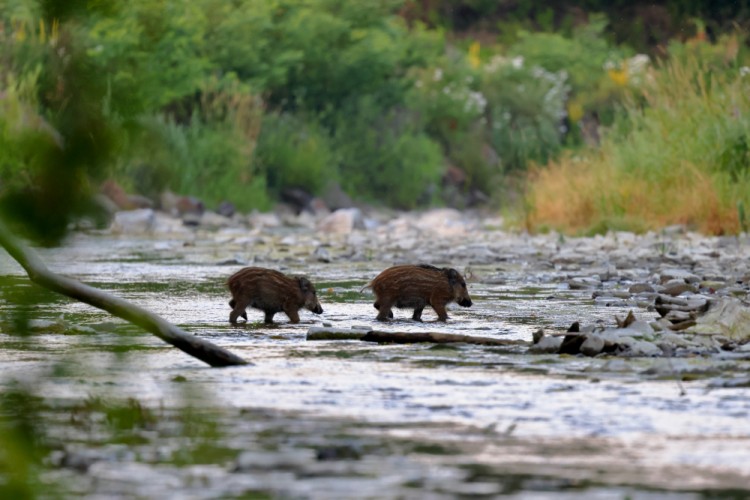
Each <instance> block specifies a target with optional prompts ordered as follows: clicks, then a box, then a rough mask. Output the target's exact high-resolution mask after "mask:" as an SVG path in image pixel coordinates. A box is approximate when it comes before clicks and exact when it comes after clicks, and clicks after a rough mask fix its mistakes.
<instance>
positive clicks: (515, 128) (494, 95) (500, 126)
mask: <svg viewBox="0 0 750 500" xmlns="http://www.w3.org/2000/svg"><path fill="white" fill-rule="evenodd" d="M481 89H482V94H483V95H484V96H486V98H487V102H488V112H487V115H488V127H489V137H490V143H491V144H492V146H493V148H494V149H495V151H497V153H498V154H499V155H500V159H501V162H502V165H503V169H504V170H505V171H506V172H508V171H512V170H522V169H525V168H526V166H527V164H528V163H529V162H535V163H546V162H547V161H548V160H549V159H550V158H552V157H554V156H555V155H556V154H557V153H558V152H559V151H560V149H561V148H562V145H563V132H564V131H563V130H562V129H561V127H562V124H563V119H564V118H565V115H566V110H565V102H566V99H567V93H568V83H567V74H566V73H565V72H564V71H560V72H558V73H552V72H550V71H547V70H545V69H543V68H541V67H539V66H528V65H527V64H526V63H525V61H524V59H523V58H521V57H520V56H518V57H516V58H513V59H506V58H503V57H501V56H498V57H496V58H494V59H493V60H491V61H490V62H489V63H488V64H487V65H486V66H485V67H484V72H483V75H482V86H481Z"/></svg>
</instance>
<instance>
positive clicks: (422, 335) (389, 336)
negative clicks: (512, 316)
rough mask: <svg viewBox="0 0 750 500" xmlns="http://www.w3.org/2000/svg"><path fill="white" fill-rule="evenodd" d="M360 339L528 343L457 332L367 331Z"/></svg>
mask: <svg viewBox="0 0 750 500" xmlns="http://www.w3.org/2000/svg"><path fill="white" fill-rule="evenodd" d="M360 340H363V341H365V342H392V343H396V344H412V343H415V342H432V343H433V344H455V343H460V342H463V343H465V344H477V345H495V346H498V345H502V346H509V345H526V344H528V342H525V341H523V340H511V339H494V338H490V337H475V336H473V335H459V334H456V333H439V332H379V331H376V330H373V331H371V332H367V334H365V336H364V337H362V338H361V339H360Z"/></svg>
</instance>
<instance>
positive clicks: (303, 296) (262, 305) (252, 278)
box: [227, 267, 323, 325]
mask: <svg viewBox="0 0 750 500" xmlns="http://www.w3.org/2000/svg"><path fill="white" fill-rule="evenodd" d="M227 286H228V287H229V291H230V292H232V300H230V301H229V307H231V308H232V312H231V313H229V322H230V323H232V324H233V325H236V324H237V318H238V317H240V316H242V317H243V318H245V320H247V313H246V312H245V309H246V308H247V307H253V308H255V309H260V310H262V311H263V312H264V313H265V315H266V316H265V322H266V323H269V324H270V323H273V315H274V314H276V313H278V312H283V313H284V314H286V315H287V316H289V321H290V322H292V323H299V313H298V312H297V311H299V310H300V309H302V308H303V307H304V308H306V309H309V310H310V311H312V312H314V313H315V314H321V313H322V312H323V308H322V307H320V302H318V297H317V296H316V294H315V286H313V284H312V283H310V280H308V279H307V278H305V277H302V276H286V275H285V274H283V273H280V272H279V271H274V270H273V269H265V268H262V267H246V268H244V269H240V270H239V271H237V272H236V273H234V274H233V275H232V276H230V277H229V279H228V280H227Z"/></svg>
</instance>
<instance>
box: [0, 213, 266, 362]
mask: <svg viewBox="0 0 750 500" xmlns="http://www.w3.org/2000/svg"><path fill="white" fill-rule="evenodd" d="M0 245H1V246H3V247H4V248H5V250H6V251H7V252H8V253H9V254H10V256H11V257H13V258H14V259H15V260H16V261H17V262H18V263H19V264H21V266H22V267H23V268H24V269H25V270H26V273H27V274H28V275H29V278H30V279H31V281H33V282H34V283H36V284H38V285H40V286H43V287H44V288H47V289H49V290H52V291H53V292H57V293H60V294H62V295H66V296H68V297H70V298H72V299H75V300H78V301H81V302H85V303H86V304H89V305H92V306H94V307H96V308H98V309H103V310H105V311H107V312H108V313H110V314H112V315H114V316H117V317H119V318H122V319H124V320H126V321H129V322H130V323H133V324H134V325H137V326H139V327H141V328H143V329H144V330H146V331H148V332H150V333H153V334H154V335H156V336H157V337H159V338H160V339H162V340H163V341H164V342H166V343H168V344H171V345H173V346H174V347H176V348H178V349H180V350H182V351H183V352H185V353H187V354H189V355H191V356H193V357H195V358H198V359H200V360H201V361H204V362H205V363H208V364H209V365H211V366H233V365H247V364H251V363H249V362H248V361H245V360H244V359H242V358H240V357H239V356H237V355H235V354H232V353H231V352H229V351H227V350H226V349H223V348H221V347H219V346H217V345H215V344H213V343H211V342H209V341H207V340H204V339H201V338H198V337H195V336H194V335H191V334H189V333H187V332H185V331H183V330H181V329H180V328H178V327H176V326H175V325H173V324H171V323H169V322H168V321H166V320H165V319H163V318H162V317H160V316H158V315H156V314H154V313H152V312H150V311H147V310H146V309H143V308H141V307H138V306H136V305H134V304H131V303H130V302H128V301H126V300H124V299H121V298H119V297H115V296H114V295H110V294H109V293H106V292H103V291H101V290H98V289H96V288H94V287H91V286H88V285H85V284H83V283H81V282H79V281H76V280H74V279H71V278H67V277H65V276H60V275H59V274H55V273H53V272H52V271H50V270H49V269H47V266H46V265H44V263H43V262H42V261H41V259H39V257H38V256H37V255H36V254H35V253H34V252H33V251H31V250H30V249H28V248H26V247H25V246H24V245H23V244H22V243H21V242H20V241H18V239H16V238H15V237H14V236H13V234H11V232H10V230H9V229H8V228H7V226H6V225H5V223H4V222H3V221H2V220H0Z"/></svg>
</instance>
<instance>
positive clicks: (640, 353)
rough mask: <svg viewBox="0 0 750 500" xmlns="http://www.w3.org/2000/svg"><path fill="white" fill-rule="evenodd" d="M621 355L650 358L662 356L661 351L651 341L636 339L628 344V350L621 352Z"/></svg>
mask: <svg viewBox="0 0 750 500" xmlns="http://www.w3.org/2000/svg"><path fill="white" fill-rule="evenodd" d="M623 355H625V356H632V357H639V358H642V357H646V358H651V357H657V356H662V355H663V351H662V350H661V348H660V347H659V346H658V345H656V344H653V343H651V342H646V341H644V340H636V341H634V342H631V343H630V344H629V345H628V350H627V351H626V352H625V353H623Z"/></svg>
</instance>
